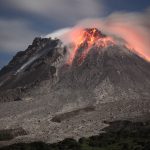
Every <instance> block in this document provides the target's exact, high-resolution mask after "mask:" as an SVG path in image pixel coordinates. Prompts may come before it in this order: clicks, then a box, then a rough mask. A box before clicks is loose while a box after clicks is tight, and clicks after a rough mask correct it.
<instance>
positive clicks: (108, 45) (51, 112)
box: [0, 28, 150, 143]
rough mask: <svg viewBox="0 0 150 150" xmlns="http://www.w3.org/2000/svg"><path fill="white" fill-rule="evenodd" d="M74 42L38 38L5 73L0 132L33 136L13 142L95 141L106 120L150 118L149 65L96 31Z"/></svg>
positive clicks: (1, 75)
mask: <svg viewBox="0 0 150 150" xmlns="http://www.w3.org/2000/svg"><path fill="white" fill-rule="evenodd" d="M72 36H73V38H74V42H73V43H71V44H70V45H71V46H68V45H64V44H63V43H62V42H61V40H59V39H52V38H35V39H34V41H33V43H32V45H30V46H29V47H28V48H27V49H26V50H25V51H21V52H18V53H17V54H16V55H15V56H14V57H13V59H12V60H11V61H10V62H9V64H8V65H7V66H5V67H4V68H2V70H1V71H0V102H1V104H0V119H1V122H0V128H1V129H5V128H17V127H18V126H19V127H20V126H21V127H22V128H23V129H24V130H25V131H26V132H27V133H28V134H27V135H25V136H24V135H20V136H19V137H17V138H16V137H14V139H13V140H12V141H11V142H17V141H20V140H21V141H32V140H33V141H35V140H43V141H46V142H56V141H59V140H62V139H64V138H66V137H74V138H79V137H81V136H82V135H84V136H89V135H94V134H97V133H99V131H100V129H102V128H103V127H104V126H106V125H105V124H104V123H103V121H104V120H117V119H131V118H140V117H141V116H145V115H148V114H149V109H150V102H149V101H150V63H149V62H148V61H146V60H144V59H143V58H142V57H140V56H139V55H138V54H136V53H135V52H134V51H132V50H130V49H128V48H127V47H126V46H124V45H118V44H116V43H115V41H114V40H113V39H112V38H111V37H109V36H107V35H105V34H103V33H102V32H101V31H99V30H98V29H96V28H88V29H84V30H82V31H80V32H79V33H78V34H77V35H72ZM6 125H7V126H6ZM7 142H8V141H7ZM8 143H9V142H8Z"/></svg>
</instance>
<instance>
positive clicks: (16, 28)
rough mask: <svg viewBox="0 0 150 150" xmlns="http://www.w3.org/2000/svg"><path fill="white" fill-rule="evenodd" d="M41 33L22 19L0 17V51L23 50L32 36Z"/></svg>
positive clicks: (30, 41)
mask: <svg viewBox="0 0 150 150" xmlns="http://www.w3.org/2000/svg"><path fill="white" fill-rule="evenodd" d="M39 35H41V34H40V33H38V32H37V31H35V30H34V29H32V28H31V25H30V23H29V22H26V21H24V20H17V19H16V20H8V19H0V51H5V52H10V53H11V52H17V51H20V50H25V49H26V48H27V46H28V45H29V44H31V43H32V40H33V39H34V37H36V36H39Z"/></svg>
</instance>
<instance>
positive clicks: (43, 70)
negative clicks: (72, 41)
mask: <svg viewBox="0 0 150 150" xmlns="http://www.w3.org/2000/svg"><path fill="white" fill-rule="evenodd" d="M64 53H65V47H63V46H62V43H61V42H60V41H59V40H57V39H56V40H51V39H42V38H35V40H34V41H33V43H32V45H30V46H29V47H28V48H27V50H25V51H21V52H18V53H17V54H16V56H15V57H14V58H13V59H12V60H11V61H10V63H9V64H8V65H7V66H5V67H4V68H3V69H2V70H1V71H0V91H1V92H0V101H1V102H5V101H15V100H19V99H20V100H21V95H22V94H23V93H25V92H26V91H27V90H28V89H32V88H33V87H34V86H36V85H37V84H38V83H40V82H41V81H43V80H47V79H48V80H52V78H53V77H54V75H55V74H56V67H55V66H54V65H53V64H54V63H56V62H57V61H58V60H59V59H60V58H61V57H62V56H63V55H64Z"/></svg>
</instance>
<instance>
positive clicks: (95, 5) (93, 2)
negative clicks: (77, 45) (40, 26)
mask: <svg viewBox="0 0 150 150" xmlns="http://www.w3.org/2000/svg"><path fill="white" fill-rule="evenodd" d="M100 2H101V0H99V1H97V0H11V1H10V0H5V1H4V2H3V5H4V6H5V7H10V8H11V9H14V10H18V11H20V12H24V13H29V14H32V15H37V16H38V17H45V18H47V19H53V20H56V21H58V22H67V23H68V22H69V23H70V22H72V23H75V22H76V21H79V20H81V19H83V18H87V17H98V16H99V14H100V13H101V12H102V11H103V5H102V4H101V3H100Z"/></svg>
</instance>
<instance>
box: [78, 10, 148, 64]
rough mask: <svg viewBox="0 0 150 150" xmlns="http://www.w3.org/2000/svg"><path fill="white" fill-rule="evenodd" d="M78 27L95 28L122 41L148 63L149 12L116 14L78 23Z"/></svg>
mask: <svg viewBox="0 0 150 150" xmlns="http://www.w3.org/2000/svg"><path fill="white" fill-rule="evenodd" d="M77 26H79V27H97V28H99V29H101V30H102V31H103V32H104V33H106V34H110V35H113V36H115V37H119V38H121V39H123V40H122V41H124V44H125V45H126V46H127V47H128V48H130V49H132V50H133V51H135V52H136V53H138V54H139V55H140V56H142V57H143V58H145V59H146V60H148V61H150V42H149V40H150V10H147V11H145V12H143V13H127V12H116V13H112V14H111V15H109V16H108V17H105V18H102V19H86V20H82V21H80V22H79V23H78V24H77Z"/></svg>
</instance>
